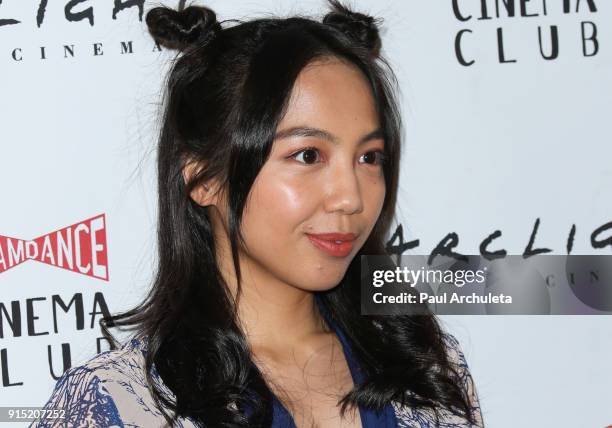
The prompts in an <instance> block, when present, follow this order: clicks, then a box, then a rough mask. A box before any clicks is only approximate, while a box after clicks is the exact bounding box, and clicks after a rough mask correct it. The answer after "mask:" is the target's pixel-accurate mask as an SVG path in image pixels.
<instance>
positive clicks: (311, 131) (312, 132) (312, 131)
mask: <svg viewBox="0 0 612 428" xmlns="http://www.w3.org/2000/svg"><path fill="white" fill-rule="evenodd" d="M291 137H315V138H320V139H322V140H326V141H329V142H330V143H334V144H339V142H340V140H339V138H338V137H336V136H335V135H333V134H331V133H330V132H328V131H325V130H324V129H319V128H312V127H308V126H294V127H291V128H287V129H284V130H282V131H279V132H277V133H276V135H275V136H274V139H275V140H280V139H283V138H291ZM378 139H384V133H383V131H382V129H380V128H378V129H375V130H374V131H372V132H368V133H367V134H365V135H363V136H362V137H361V138H360V139H359V140H358V141H357V145H361V144H364V143H366V142H368V141H371V140H378Z"/></svg>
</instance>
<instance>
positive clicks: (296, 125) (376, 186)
mask: <svg viewBox="0 0 612 428" xmlns="http://www.w3.org/2000/svg"><path fill="white" fill-rule="evenodd" d="M379 126H380V124H379V121H378V116H377V113H376V110H375V105H374V100H373V97H372V94H371V90H370V87H369V85H368V83H367V81H366V78H365V76H363V74H362V73H361V72H360V71H359V70H358V69H356V68H354V67H353V66H349V65H346V64H345V63H342V62H340V61H338V60H327V61H326V62H321V61H319V62H314V63H312V64H310V65H309V66H307V67H306V68H304V69H303V70H302V72H301V73H300V75H299V76H298V79H297V81H296V83H295V86H294V88H293V92H292V95H291V99H290V102H289V105H288V110H287V112H286V115H285V116H284V118H283V119H282V121H281V122H280V124H279V125H278V128H277V130H276V136H277V137H276V138H275V140H274V143H273V146H272V150H271V153H270V156H269V158H268V160H267V161H266V163H265V164H264V166H263V167H262V169H261V171H260V173H259V174H258V176H257V177H256V179H255V182H254V183H253V187H252V188H251V193H250V194H249V198H248V199H247V203H246V206H245V210H244V214H243V221H242V231H243V236H244V239H245V244H246V251H244V253H243V254H241V258H242V259H243V261H241V263H244V262H247V263H248V265H249V268H248V270H249V272H250V273H251V274H257V273H260V274H262V275H266V276H267V277H268V279H267V280H266V281H269V280H278V281H281V282H283V283H286V284H289V285H291V286H294V287H297V288H300V289H304V290H312V291H315V290H326V289H329V288H333V287H334V286H336V285H337V284H338V283H339V282H340V280H341V279H342V277H343V276H344V274H345V272H346V270H347V268H348V266H349V263H350V262H351V260H352V259H353V257H354V256H355V254H356V253H357V251H358V250H359V249H360V248H361V247H362V245H363V244H364V242H365V241H366V239H367V238H368V236H369V234H370V232H371V231H372V229H373V227H374V225H375V223H376V221H377V219H378V217H379V215H380V212H381V209H382V205H383V201H384V198H385V181H384V176H383V167H382V163H381V161H382V156H383V149H384V139H383V138H382V133H381V131H380V129H379ZM222 216H223V217H224V220H226V219H227V216H226V213H222ZM224 223H225V224H227V221H224ZM324 233H342V234H354V240H352V241H351V242H346V241H345V242H344V243H342V244H340V245H336V244H333V243H332V242H330V241H329V240H328V239H329V237H325V236H324V237H323V238H326V239H323V240H320V239H319V240H317V239H314V240H312V239H311V238H310V236H312V235H316V234H324ZM315 238H316V237H315ZM339 239H340V240H346V239H347V238H346V237H340V238H339Z"/></svg>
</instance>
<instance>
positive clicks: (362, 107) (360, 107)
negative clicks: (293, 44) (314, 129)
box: [281, 60, 378, 128]
mask: <svg viewBox="0 0 612 428" xmlns="http://www.w3.org/2000/svg"><path fill="white" fill-rule="evenodd" d="M305 122H308V124H309V125H312V126H314V125H315V123H314V122H316V123H317V124H319V125H323V124H325V123H328V125H329V126H334V125H346V124H348V123H354V122H359V123H362V124H363V126H365V127H368V128H371V127H373V126H376V124H377V123H378V117H377V112H376V106H375V101H374V97H373V96H372V90H371V88H370V85H369V83H368V81H367V79H366V77H365V76H364V75H363V73H362V72H361V71H360V70H359V69H358V68H357V67H356V66H354V65H350V64H347V63H346V62H344V61H340V60H325V61H316V62H313V63H311V64H308V65H307V66H306V67H305V68H304V69H302V71H301V72H300V74H299V75H298V77H297V79H296V81H295V84H294V86H293V89H292V92H291V97H290V100H289V104H288V106H287V111H286V114H285V115H284V117H283V120H282V121H281V125H289V124H291V125H298V124H299V125H304V124H306V123H305Z"/></svg>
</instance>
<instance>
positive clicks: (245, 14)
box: [0, 0, 612, 427]
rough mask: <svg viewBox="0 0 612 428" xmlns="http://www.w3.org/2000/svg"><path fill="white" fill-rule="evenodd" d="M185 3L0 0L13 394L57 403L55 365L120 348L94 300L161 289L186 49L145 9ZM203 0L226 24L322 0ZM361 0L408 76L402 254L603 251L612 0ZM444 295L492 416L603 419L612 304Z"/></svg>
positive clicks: (0, 346)
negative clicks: (174, 126)
mask: <svg viewBox="0 0 612 428" xmlns="http://www.w3.org/2000/svg"><path fill="white" fill-rule="evenodd" d="M178 3H179V2H178V0H177V1H161V2H149V1H145V0H113V1H111V0H104V1H102V0H71V1H68V0H62V1H47V0H31V1H18V0H4V1H2V2H0V70H1V71H0V73H1V74H0V93H1V96H0V144H1V146H0V147H1V149H2V150H1V155H0V181H1V182H2V184H3V185H2V199H1V201H2V202H1V204H2V206H1V209H0V367H1V370H0V381H1V383H0V406H40V405H42V404H44V402H45V401H46V399H47V398H48V396H49V394H50V392H51V390H52V388H53V386H54V384H55V381H56V379H57V378H58V377H59V376H60V375H61V374H62V373H63V371H65V370H67V369H68V368H70V367H71V366H74V365H78V364H82V363H83V362H85V361H86V360H87V359H89V358H91V357H92V356H94V355H95V354H96V353H97V352H101V351H105V350H107V349H109V344H108V343H107V342H106V341H105V340H104V338H103V337H102V334H101V332H100V331H99V327H98V322H99V320H100V318H101V317H103V316H104V315H108V314H110V313H115V312H118V311H123V310H126V309H128V308H131V307H133V306H134V305H135V304H136V303H138V302H139V301H140V300H141V299H142V298H143V297H144V295H145V294H146V292H147V291H148V288H149V285H150V283H151V279H152V274H153V268H154V265H155V258H156V256H155V227H156V225H155V222H156V195H155V192H156V188H155V150H154V149H155V143H156V136H157V132H158V130H159V116H158V113H159V110H158V109H159V107H160V103H161V91H162V87H163V86H162V85H163V78H164V75H165V73H166V72H167V71H168V68H169V61H170V60H171V58H172V57H173V55H174V53H172V52H167V51H165V50H163V49H160V48H159V47H158V46H156V45H155V43H154V42H153V41H152V39H151V38H150V37H149V35H148V33H147V31H146V26H145V24H144V16H145V14H146V12H147V10H149V9H150V8H151V7H154V6H157V5H159V4H167V5H171V6H177V5H178ZM192 3H193V4H205V5H206V6H208V7H211V8H212V9H213V10H215V12H217V15H218V19H219V20H223V19H234V18H238V19H241V18H242V19H250V18H252V17H263V16H270V15H271V14H274V15H280V16H286V15H291V14H297V13H304V14H308V15H310V16H317V17H321V16H322V15H323V14H324V13H325V11H326V5H325V2H323V1H318V0H317V1H314V0H309V1H295V0H286V1H285V0H283V1H281V0H256V1H250V2H239V1H220V0H219V1H209V2H206V3H203V2H201V1H195V0H194V1H193V2H192ZM350 4H351V5H352V6H354V8H355V9H356V10H358V11H365V12H368V13H370V14H372V15H376V16H380V17H381V18H383V24H382V27H383V30H382V38H383V54H384V55H385V56H386V58H387V59H388V60H389V62H390V63H391V65H392V67H393V68H394V70H395V73H396V75H397V77H398V80H399V84H400V89H401V102H402V114H403V119H404V123H405V140H404V149H403V154H402V169H401V183H400V188H399V205H398V211H397V219H396V222H395V224H394V225H393V228H392V230H391V233H390V235H389V248H390V249H391V250H392V252H394V253H395V254H397V255H398V257H399V256H400V255H423V256H430V255H431V254H432V253H435V252H439V251H440V250H441V249H445V251H447V253H448V252H453V253H456V254H459V253H461V254H472V255H483V254H485V253H486V252H496V254H497V255H498V256H499V257H511V256H522V255H525V254H529V255H535V256H536V257H537V255H539V254H545V253H546V254H548V255H568V254H572V255H608V256H609V255H611V254H612V148H611V147H612V144H611V143H612V139H611V131H612V125H611V124H612V120H611V118H612V2H610V1H607V0H582V1H581V0H436V1H431V0H408V1H397V0H395V1H391V0H385V1H376V2H374V1H366V0H360V1H353V2H351V3H350ZM509 261H510V260H509ZM440 313H441V314H443V315H441V318H442V320H443V324H444V326H445V327H446V328H447V329H448V330H450V331H451V332H453V333H454V334H455V335H456V336H457V337H458V338H459V339H460V341H461V343H462V346H463V349H464V352H465V354H466V357H467V360H468V363H469V365H470V367H471V370H472V373H473V376H474V378H475V380H476V384H477V388H478V391H479V394H480V400H481V405H482V410H483V415H484V418H485V423H486V424H487V425H488V426H491V427H514V426H525V427H531V426H533V427H541V426H555V427H577V426H580V427H603V426H606V425H608V424H610V423H612V407H611V406H610V402H611V399H612V394H611V393H610V385H612V371H610V368H609V356H610V355H611V354H612V317H609V316H607V315H597V313H598V312H597V311H596V310H592V311H590V312H588V313H590V314H591V315H588V316H570V315H552V316H543V315H540V316H531V315H507V312H504V311H501V312H498V313H497V314H495V315H492V314H490V315H486V316H455V315H446V314H445V313H444V312H440ZM447 313H449V312H447ZM119 337H122V336H121V334H119ZM570 409H571V410H570Z"/></svg>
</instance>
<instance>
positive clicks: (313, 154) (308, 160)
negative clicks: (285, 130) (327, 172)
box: [291, 147, 320, 165]
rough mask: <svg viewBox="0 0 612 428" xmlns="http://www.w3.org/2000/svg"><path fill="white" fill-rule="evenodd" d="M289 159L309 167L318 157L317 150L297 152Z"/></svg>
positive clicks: (309, 149) (308, 149) (310, 149)
mask: <svg viewBox="0 0 612 428" xmlns="http://www.w3.org/2000/svg"><path fill="white" fill-rule="evenodd" d="M291 157H293V158H294V159H296V160H297V161H298V162H302V163H305V164H309V165H310V164H313V163H316V162H317V160H318V159H319V157H320V155H319V151H318V150H317V149H315V148H311V147H309V148H307V149H304V150H300V151H299V152H297V153H294V154H293V155H291Z"/></svg>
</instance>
